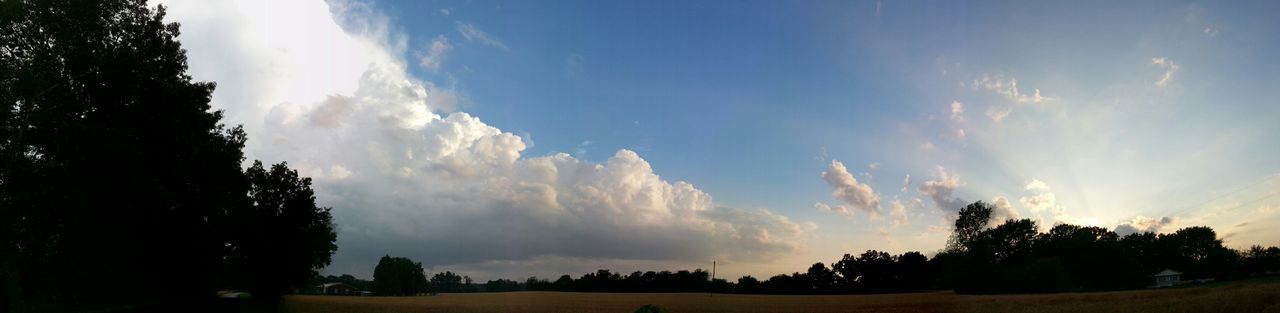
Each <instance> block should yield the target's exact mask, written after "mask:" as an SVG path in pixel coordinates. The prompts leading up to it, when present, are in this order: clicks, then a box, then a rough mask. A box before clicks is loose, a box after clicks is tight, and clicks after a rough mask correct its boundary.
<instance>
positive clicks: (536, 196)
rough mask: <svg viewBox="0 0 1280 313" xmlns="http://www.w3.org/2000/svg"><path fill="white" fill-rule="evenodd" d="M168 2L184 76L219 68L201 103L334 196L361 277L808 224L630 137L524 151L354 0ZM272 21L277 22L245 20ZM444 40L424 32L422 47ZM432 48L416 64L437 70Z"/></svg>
mask: <svg viewBox="0 0 1280 313" xmlns="http://www.w3.org/2000/svg"><path fill="white" fill-rule="evenodd" d="M259 6H280V7H278V8H273V9H268V8H262V7H259ZM170 7H171V10H170V13H171V14H170V16H169V17H168V18H170V19H173V20H175V21H181V22H182V23H183V33H184V37H183V38H182V40H183V43H184V44H185V45H186V47H187V48H188V49H191V51H192V53H191V54H190V57H191V58H190V63H191V68H192V73H193V76H194V77H195V78H196V79H201V80H215V81H218V82H219V86H218V87H219V88H218V91H217V92H215V98H214V104H215V105H216V106H218V107H219V108H221V109H225V110H227V111H228V112H229V113H230V114H229V115H230V116H231V117H232V118H231V121H230V122H232V123H237V124H244V125H245V127H246V129H248V131H249V134H250V142H251V144H250V149H249V151H248V153H249V157H250V158H256V159H263V160H265V161H269V162H279V161H288V162H289V163H290V165H291V166H292V167H295V168H297V169H299V171H300V172H302V173H303V174H305V175H308V176H311V177H313V178H314V179H315V186H314V187H315V189H316V191H317V197H318V200H319V202H320V203H321V204H322V205H325V206H332V207H333V208H334V209H333V213H334V215H335V219H336V223H337V224H338V227H339V237H338V238H339V239H338V246H339V250H338V252H337V254H336V255H335V256H334V264H333V265H332V267H333V270H332V271H333V272H338V273H354V274H358V275H367V274H368V273H369V272H370V271H371V270H372V267H373V264H372V263H373V262H376V260H377V257H378V256H381V255H384V254H393V255H404V256H409V257H411V258H413V259H415V260H420V261H423V262H424V263H425V265H427V266H428V267H438V266H457V267H465V266H467V264H489V263H492V262H521V261H525V260H545V259H546V258H562V259H575V260H652V261H663V262H667V261H689V260H697V261H701V260H709V259H722V260H723V259H729V260H739V261H761V260H768V259H770V258H773V257H776V256H779V255H782V254H786V253H791V252H794V251H796V250H798V249H800V247H801V243H802V241H803V240H804V238H806V237H807V233H808V232H809V231H810V230H811V228H810V227H808V226H802V225H801V224H798V223H796V222H793V221H791V220H790V219H789V218H787V217H785V216H781V215H778V214H774V213H772V212H770V211H767V210H764V209H739V208H728V207H722V206H719V205H716V204H715V202H714V201H713V200H712V197H711V196H710V195H708V194H707V193H705V192H703V191H702V190H699V189H698V188H696V187H695V186H694V185H692V184H689V183H686V182H683V181H669V180H666V179H663V178H662V177H660V176H659V175H658V174H656V173H655V172H654V170H653V168H651V167H650V164H649V163H648V162H646V161H645V160H644V159H643V158H641V157H640V155H639V154H637V153H635V152H633V151H629V150H618V151H617V152H616V153H615V154H614V155H613V156H612V157H610V158H609V159H608V160H606V161H604V162H603V163H593V162H588V161H584V160H581V159H578V158H575V157H573V156H571V155H568V154H564V153H557V154H551V155H545V156H529V155H526V154H525V152H524V150H525V149H526V147H527V143H526V142H525V141H524V140H523V139H522V138H521V137H519V136H516V135H513V134H512V133H510V132H506V131H503V130H501V129H498V128H496V127H493V126H490V125H488V124H486V123H484V122H483V121H482V120H481V119H480V118H479V117H476V116H472V115H470V114H468V113H465V112H453V113H445V112H449V111H451V110H452V109H453V108H454V102H455V101H456V100H455V99H456V95H455V94H454V93H453V91H452V90H450V89H443V88H439V87H437V86H435V85H434V84H433V83H431V82H429V81H423V80H420V79H418V78H415V77H413V76H411V75H409V74H408V72H407V70H406V68H407V65H406V63H407V62H405V60H403V59H401V57H399V56H402V55H408V54H409V53H405V49H406V47H407V46H408V45H407V44H406V43H405V41H404V38H403V36H398V35H394V34H392V33H390V32H389V31H387V29H389V28H390V27H389V26H388V25H386V20H385V18H382V17H380V16H379V15H377V14H373V13H371V12H368V9H367V8H364V7H362V6H348V5H346V4H344V3H340V2H339V3H334V4H332V7H330V6H329V5H327V4H325V3H323V2H319V1H315V2H303V1H299V2H289V3H280V2H269V3H268V2H262V3H258V2H245V3H224V2H216V3H204V2H195V3H173V4H170ZM335 21H338V22H335ZM338 23H341V24H338ZM275 24H285V25H284V26H282V27H280V28H265V27H264V28H257V27H249V26H261V25H275ZM245 25H247V26H245ZM339 25H341V27H340V26H339ZM458 28H459V31H460V32H461V33H462V34H463V35H464V37H465V38H466V39H468V40H472V41H478V42H481V43H484V44H487V45H493V46H498V47H505V46H504V45H501V43H500V42H497V41H496V40H494V39H493V38H491V37H489V36H488V35H487V34H484V33H483V32H480V31H479V29H478V28H476V27H475V26H473V25H470V24H459V25H458ZM262 29H270V30H269V31H270V33H269V34H267V35H266V36H263V35H262V34H260V33H261V32H262ZM440 38H443V37H437V39H440ZM314 41H320V42H314ZM440 42H441V43H443V41H440ZM441 47H443V48H441ZM448 47H449V46H448V45H447V44H445V45H436V44H434V43H433V44H432V46H431V47H428V49H429V50H428V51H427V52H426V53H425V55H426V56H429V57H435V56H443V53H444V52H446V51H448V50H449V48H448ZM335 51H338V52H342V51H346V52H344V53H346V55H348V56H349V57H345V58H339V57H334V56H333V55H332V53H335ZM437 62H438V60H435V59H432V60H427V59H423V60H418V62H417V63H418V64H419V65H422V66H424V67H427V68H429V69H435V68H438V63H437ZM228 69H234V70H228ZM315 71H320V72H321V73H314V72H315ZM300 79H301V80H304V82H303V83H299V82H297V80H300ZM306 79H312V80H317V81H315V82H313V83H311V84H306V82H305V80H306ZM281 86H284V87H288V88H284V91H287V92H284V91H281V90H280V89H279V88H278V87H281ZM578 263H581V264H590V263H591V262H578ZM587 266H589V267H590V266H600V265H587ZM592 268H594V267H592ZM579 270H589V268H584V269H579Z"/></svg>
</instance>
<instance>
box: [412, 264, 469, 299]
mask: <svg viewBox="0 0 1280 313" xmlns="http://www.w3.org/2000/svg"><path fill="white" fill-rule="evenodd" d="M418 267H419V268H421V267H422V266H421V265H419V266H418ZM430 284H431V288H432V289H433V290H435V291H438V292H450V293H452V292H459V291H462V276H461V275H458V274H454V273H453V272H450V271H444V272H441V273H436V274H435V275H432V276H431V282H430Z"/></svg>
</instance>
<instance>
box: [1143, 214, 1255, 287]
mask: <svg viewBox="0 0 1280 313" xmlns="http://www.w3.org/2000/svg"><path fill="white" fill-rule="evenodd" d="M1157 244H1158V245H1159V246H1160V249H1161V254H1162V257H1163V258H1165V259H1166V260H1168V266H1169V267H1172V268H1176V269H1179V270H1181V271H1183V272H1184V274H1185V276H1186V277H1189V278H1224V276H1225V275H1227V274H1228V273H1229V272H1232V267H1233V266H1234V265H1235V264H1234V263H1236V262H1238V261H1239V259H1238V256H1237V255H1235V253H1234V252H1233V251H1230V249H1227V248H1226V247H1223V246H1222V240H1221V239H1218V235H1217V233H1216V232H1214V231H1213V228H1209V227H1206V226H1195V227H1187V228H1183V229H1179V230H1178V231H1176V232H1174V233H1172V234H1163V235H1160V238H1159V239H1158V240H1157Z"/></svg>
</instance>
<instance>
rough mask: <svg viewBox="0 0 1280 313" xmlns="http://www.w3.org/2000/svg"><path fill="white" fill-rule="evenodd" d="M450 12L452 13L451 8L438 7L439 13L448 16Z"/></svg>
mask: <svg viewBox="0 0 1280 313" xmlns="http://www.w3.org/2000/svg"><path fill="white" fill-rule="evenodd" d="M450 14H453V9H449V8H444V9H440V15H444V16H449V15H450Z"/></svg>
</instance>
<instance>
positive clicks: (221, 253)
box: [0, 0, 333, 311]
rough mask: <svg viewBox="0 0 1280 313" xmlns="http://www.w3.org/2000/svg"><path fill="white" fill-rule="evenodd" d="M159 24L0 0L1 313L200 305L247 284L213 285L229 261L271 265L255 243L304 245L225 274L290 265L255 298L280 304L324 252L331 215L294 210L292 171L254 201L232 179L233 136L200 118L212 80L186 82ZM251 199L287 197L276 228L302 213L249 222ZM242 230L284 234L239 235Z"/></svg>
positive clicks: (118, 9)
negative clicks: (252, 227) (277, 297)
mask: <svg viewBox="0 0 1280 313" xmlns="http://www.w3.org/2000/svg"><path fill="white" fill-rule="evenodd" d="M164 15H165V10H164V8H163V7H158V8H156V9H154V10H153V9H151V8H150V7H148V6H147V4H146V2H145V1H142V0H104V1H38V0H17V1H3V2H0V104H2V105H0V288H2V289H0V306H3V307H4V309H7V310H6V311H69V310H83V309H93V308H96V307H102V306H118V305H136V304H140V303H157V302H166V303H187V302H190V301H203V300H202V299H208V298H211V297H212V295H213V294H214V293H213V292H214V291H215V290H216V289H218V288H219V287H235V288H244V287H247V286H243V285H237V284H235V282H234V281H233V280H231V278H232V277H236V276H237V275H225V273H227V272H228V269H229V268H232V267H233V266H232V264H229V263H228V262H227V260H230V259H239V260H242V261H246V260H254V261H246V262H249V263H254V262H259V261H261V262H266V261H267V260H268V259H270V257H269V256H268V255H267V254H270V253H281V252H270V253H267V252H262V253H258V252H249V250H251V249H257V248H250V247H255V246H257V247H268V246H278V245H279V243H278V242H277V243H262V242H255V241H256V240H259V238H262V239H263V240H266V241H272V240H302V241H307V243H306V244H302V245H301V246H300V247H299V248H298V249H295V250H289V251H288V252H283V253H288V254H289V258H288V259H289V260H287V261H280V263H279V264H277V265H279V266H275V265H260V264H259V265H250V264H249V263H242V264H239V265H236V266H235V267H236V268H238V269H245V268H249V267H257V266H263V268H279V269H282V270H283V269H284V268H288V270H284V271H272V272H271V273H269V274H266V275H262V273H259V274H260V275H259V276H258V277H259V279H258V281H260V282H261V281H268V280H273V281H274V282H273V283H271V284H269V285H274V286H276V287H273V288H270V289H259V290H261V291H264V292H266V293H268V294H269V293H278V292H280V291H282V290H284V289H283V288H281V287H280V286H283V285H291V284H300V283H302V282H303V281H305V279H306V278H309V277H304V278H302V280H299V279H298V277H299V276H301V273H303V272H306V273H310V271H311V270H313V269H315V268H317V267H319V266H323V264H325V263H327V260H328V255H329V254H331V253H332V252H333V248H332V242H333V235H332V231H331V230H330V231H328V232H327V233H326V231H324V230H323V229H324V228H325V227H328V226H325V225H329V224H330V223H331V222H330V217H329V215H328V213H327V211H324V212H323V213H322V214H321V213H320V212H319V211H315V210H311V211H308V210H309V206H308V205H307V203H304V202H307V201H311V202H314V199H313V198H312V197H311V196H310V187H309V186H306V184H297V183H298V182H300V181H298V180H297V179H296V173H295V174H293V176H295V177H294V178H293V179H294V180H293V181H292V182H293V183H294V184H292V188H287V189H279V190H270V191H268V190H263V189H255V188H256V187H259V186H261V183H262V182H264V181H263V180H261V179H251V177H249V176H250V175H248V174H247V173H246V172H243V171H242V164H243V163H244V161H245V158H244V155H243V153H242V152H241V151H242V149H243V147H244V143H245V141H246V140H247V138H246V136H245V133H244V131H243V130H242V129H241V128H240V127H238V126H227V125H225V124H223V119H222V117H223V114H222V112H221V111H217V110H212V108H211V106H210V105H209V101H210V96H211V94H212V92H213V90H214V86H215V85H214V83H212V82H197V81H193V80H192V78H191V77H190V76H189V75H188V74H187V64H186V55H185V51H184V50H183V49H182V47H181V45H180V44H179V42H178V41H177V37H178V36H179V34H180V33H179V27H178V24H176V23H165V22H164V21H163V20H164ZM280 168H281V169H283V168H284V166H283V165H280ZM287 176H288V175H283V176H281V173H280V172H278V171H276V169H275V168H274V167H273V171H272V172H271V173H270V174H268V175H265V177H268V180H271V179H279V178H285V177H287ZM258 178H262V177H258ZM251 193H252V194H254V195H272V197H278V198H281V199H291V200H290V201H291V202H290V203H289V204H288V205H286V206H284V207H283V208H284V210H283V211H282V214H281V216H285V215H290V216H292V215H294V214H301V215H299V216H296V217H297V218H293V217H281V218H279V219H276V220H273V221H266V220H261V219H264V218H266V217H264V216H263V215H257V214H251V213H247V212H251V211H253V210H256V209H262V206H261V205H260V204H261V201H259V200H260V199H251V198H250V197H249V196H248V195H250V194H251ZM255 201H257V203H255ZM313 206H314V203H311V204H310V207H313ZM307 212H310V213H307ZM246 223H247V224H259V225H263V227H267V228H272V230H271V231H270V232H271V234H281V235H284V234H288V235H287V236H283V237H279V238H272V239H265V238H267V237H256V238H255V237H251V235H250V234H246V233H241V232H240V231H241V230H240V229H239V228H238V225H244V224H246ZM265 225H270V226H265ZM295 226H296V227H295ZM258 229H259V230H260V229H261V228H258ZM286 229H287V230H286ZM294 230H297V231H299V232H293V231H294ZM257 232H258V233H257V234H259V235H264V234H263V233H261V232H260V231H257ZM313 235H314V237H311V236H313ZM325 241H327V245H326V244H324V243H321V242H325ZM302 250H306V251H302ZM259 251H260V250H259ZM264 253H265V254H264ZM295 253H296V254H295ZM255 254H256V256H254V257H250V255H255ZM277 255H280V254H277ZM304 260H305V262H304ZM272 262H274V261H272ZM295 266H296V267H295ZM277 274H279V276H277ZM103 284H110V285H111V287H110V288H103ZM266 290H274V291H266Z"/></svg>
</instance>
